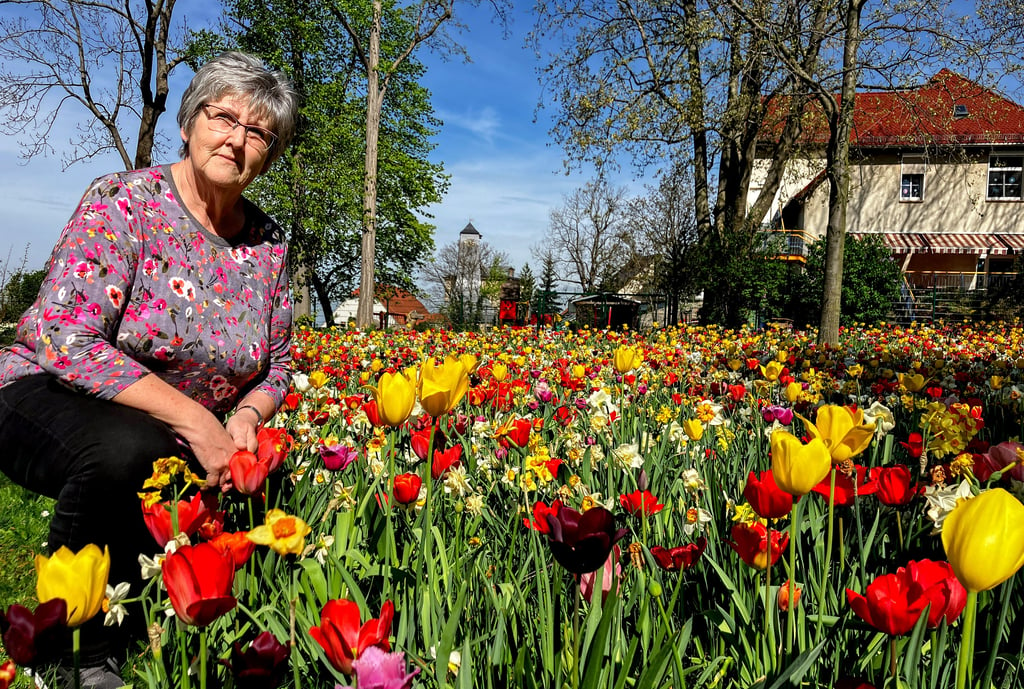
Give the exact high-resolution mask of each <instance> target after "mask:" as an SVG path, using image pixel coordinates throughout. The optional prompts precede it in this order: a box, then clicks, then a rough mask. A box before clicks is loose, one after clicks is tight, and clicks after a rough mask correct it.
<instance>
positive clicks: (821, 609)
mask: <svg viewBox="0 0 1024 689" xmlns="http://www.w3.org/2000/svg"><path fill="white" fill-rule="evenodd" d="M835 513H836V469H835V467H832V472H831V474H830V478H829V489H828V532H827V534H826V536H825V561H824V562H823V563H822V565H821V579H820V580H819V581H818V620H817V622H816V623H815V625H814V644H815V645H817V644H818V643H820V642H821V624H822V620H823V618H824V616H825V581H826V579H827V578H828V570H829V568H830V567H831V566H832V536H833V529H834V525H835ZM793 539H795V536H794V537H793ZM793 539H790V540H793ZM792 576H793V573H792V572H790V577H792ZM790 581H792V578H791V579H790ZM789 596H790V599H789V600H790V603H791V604H790V606H789V607H790V608H791V609H792V607H793V605H792V602H793V587H792V585H790V587H789Z"/></svg>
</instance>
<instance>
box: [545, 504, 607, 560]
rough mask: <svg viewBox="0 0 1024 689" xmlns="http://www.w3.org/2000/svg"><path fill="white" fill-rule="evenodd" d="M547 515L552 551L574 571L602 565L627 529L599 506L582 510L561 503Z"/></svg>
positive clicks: (556, 558)
mask: <svg viewBox="0 0 1024 689" xmlns="http://www.w3.org/2000/svg"><path fill="white" fill-rule="evenodd" d="M545 518H546V519H547V522H548V528H549V529H550V530H549V532H548V546H549V547H550V548H551V554H552V555H553V556H554V558H555V560H557V561H558V564H560V565H562V566H563V567H565V568H566V569H567V570H569V571H570V572H572V573H573V574H586V573H587V572H593V571H594V570H596V569H597V568H598V567H600V566H601V565H603V564H604V562H605V560H607V559H608V553H610V552H611V550H612V547H613V546H614V545H615V544H616V543H617V542H618V541H619V540H621V539H622V538H623V537H624V536H625V535H626V533H627V531H626V529H616V528H615V517H614V516H613V515H612V513H611V512H609V511H608V510H606V509H605V508H603V507H600V506H598V507H593V508H591V509H589V510H587V511H586V512H584V513H583V514H580V513H579V512H577V511H576V510H574V509H570V508H568V507H562V508H561V509H559V510H558V512H557V513H556V514H547V515H545Z"/></svg>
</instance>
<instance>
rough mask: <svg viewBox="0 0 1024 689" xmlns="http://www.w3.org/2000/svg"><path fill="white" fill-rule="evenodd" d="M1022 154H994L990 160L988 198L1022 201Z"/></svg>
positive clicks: (1023, 157) (1023, 160) (1023, 159)
mask: <svg viewBox="0 0 1024 689" xmlns="http://www.w3.org/2000/svg"><path fill="white" fill-rule="evenodd" d="M1022 162H1024V156H1021V155H1005V154H1004V155H993V156H992V157H991V158H989V161H988V198H989V200H990V201H992V200H994V201H1002V200H1006V201H1020V200H1021V195H1020V191H1021V187H1020V174H1021V163H1022Z"/></svg>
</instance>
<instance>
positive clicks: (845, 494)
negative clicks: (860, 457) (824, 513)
mask: <svg viewBox="0 0 1024 689" xmlns="http://www.w3.org/2000/svg"><path fill="white" fill-rule="evenodd" d="M853 473H854V476H855V477H856V485H855V484H854V479H853V477H850V476H847V475H846V474H843V473H840V472H838V471H837V472H836V495H835V504H836V506H837V507H850V506H851V505H853V501H854V498H855V497H860V498H862V497H864V496H865V495H871V494H872V493H874V492H875V491H877V490H878V483H876V482H874V481H870V480H868V476H867V469H866V468H864V467H862V466H860V465H859V464H858V465H856V466H855V467H854V472H853ZM831 481H832V478H831V475H829V476H826V477H825V478H824V479H822V481H821V483H819V484H818V485H816V486H815V487H814V488H811V490H813V491H814V492H815V493H817V494H819V495H822V496H824V498H825V499H826V500H828V496H829V489H830V487H831Z"/></svg>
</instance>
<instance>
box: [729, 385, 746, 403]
mask: <svg viewBox="0 0 1024 689" xmlns="http://www.w3.org/2000/svg"><path fill="white" fill-rule="evenodd" d="M746 396H747V388H746V387H745V386H743V385H730V386H729V397H731V398H732V400H733V402H740V401H742V400H743V398H744V397H746Z"/></svg>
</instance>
